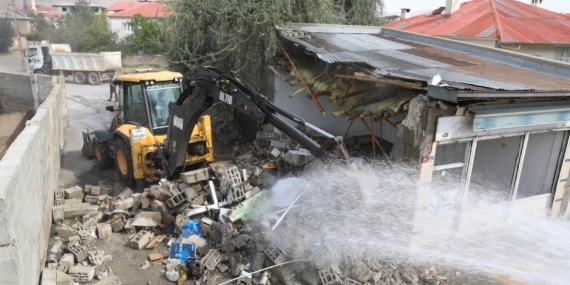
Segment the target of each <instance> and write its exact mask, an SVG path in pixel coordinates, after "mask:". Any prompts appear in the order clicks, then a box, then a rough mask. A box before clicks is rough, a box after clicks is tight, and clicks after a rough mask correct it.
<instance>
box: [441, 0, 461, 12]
mask: <svg viewBox="0 0 570 285" xmlns="http://www.w3.org/2000/svg"><path fill="white" fill-rule="evenodd" d="M458 9H459V0H446V2H445V11H444V12H443V14H444V15H451V14H452V13H453V12H455V11H457V10H458Z"/></svg>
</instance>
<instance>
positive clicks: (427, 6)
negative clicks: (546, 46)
mask: <svg viewBox="0 0 570 285" xmlns="http://www.w3.org/2000/svg"><path fill="white" fill-rule="evenodd" d="M468 1H469V0H460V2H468ZM518 1H519V2H524V3H530V2H531V0H518ZM445 2H446V0H384V15H386V16H388V15H398V16H399V15H400V9H401V8H410V9H412V10H411V11H410V15H411V16H415V15H417V14H423V13H427V12H430V11H433V10H435V9H437V8H438V7H441V6H445ZM542 8H544V9H548V10H551V11H555V12H562V13H570V1H568V0H543V1H542Z"/></svg>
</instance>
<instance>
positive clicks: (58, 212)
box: [51, 206, 63, 223]
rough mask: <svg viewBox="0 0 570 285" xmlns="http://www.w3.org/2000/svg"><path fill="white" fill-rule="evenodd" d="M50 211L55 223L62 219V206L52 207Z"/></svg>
mask: <svg viewBox="0 0 570 285" xmlns="http://www.w3.org/2000/svg"><path fill="white" fill-rule="evenodd" d="M51 213H52V217H53V221H54V222H55V223H57V222H61V221H63V206H55V207H52V208H51Z"/></svg>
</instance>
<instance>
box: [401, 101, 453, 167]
mask: <svg viewBox="0 0 570 285" xmlns="http://www.w3.org/2000/svg"><path fill="white" fill-rule="evenodd" d="M454 112H455V108H453V107H450V106H447V105H445V104H443V103H441V102H440V104H438V103H437V100H432V99H429V98H428V96H426V95H419V96H417V97H415V98H413V99H412V100H410V104H409V109H408V114H407V115H406V118H405V119H404V120H403V121H402V123H401V124H400V125H398V139H397V141H396V143H395V144H394V148H393V150H392V157H393V158H394V159H395V160H398V161H405V162H420V159H421V158H422V156H425V155H429V153H430V152H431V148H432V143H433V142H434V140H435V131H436V128H437V118H438V117H440V116H444V115H451V114H453V113H454Z"/></svg>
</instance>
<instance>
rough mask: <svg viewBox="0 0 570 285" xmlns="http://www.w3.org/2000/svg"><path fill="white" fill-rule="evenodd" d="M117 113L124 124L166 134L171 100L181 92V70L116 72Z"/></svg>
mask: <svg viewBox="0 0 570 285" xmlns="http://www.w3.org/2000/svg"><path fill="white" fill-rule="evenodd" d="M117 83H118V85H119V86H120V87H119V94H118V95H119V96H118V97H119V102H118V108H117V111H118V114H117V115H118V116H119V119H120V121H121V122H124V123H125V124H133V125H140V126H143V127H146V128H148V129H149V130H150V131H151V133H152V134H153V135H165V134H166V132H167V130H168V125H169V120H170V117H169V112H168V104H169V103H170V102H175V101H176V100H177V99H178V98H179V97H180V94H181V93H182V74H180V73H178V72H170V71H160V72H146V73H133V74H125V75H121V76H117Z"/></svg>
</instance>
